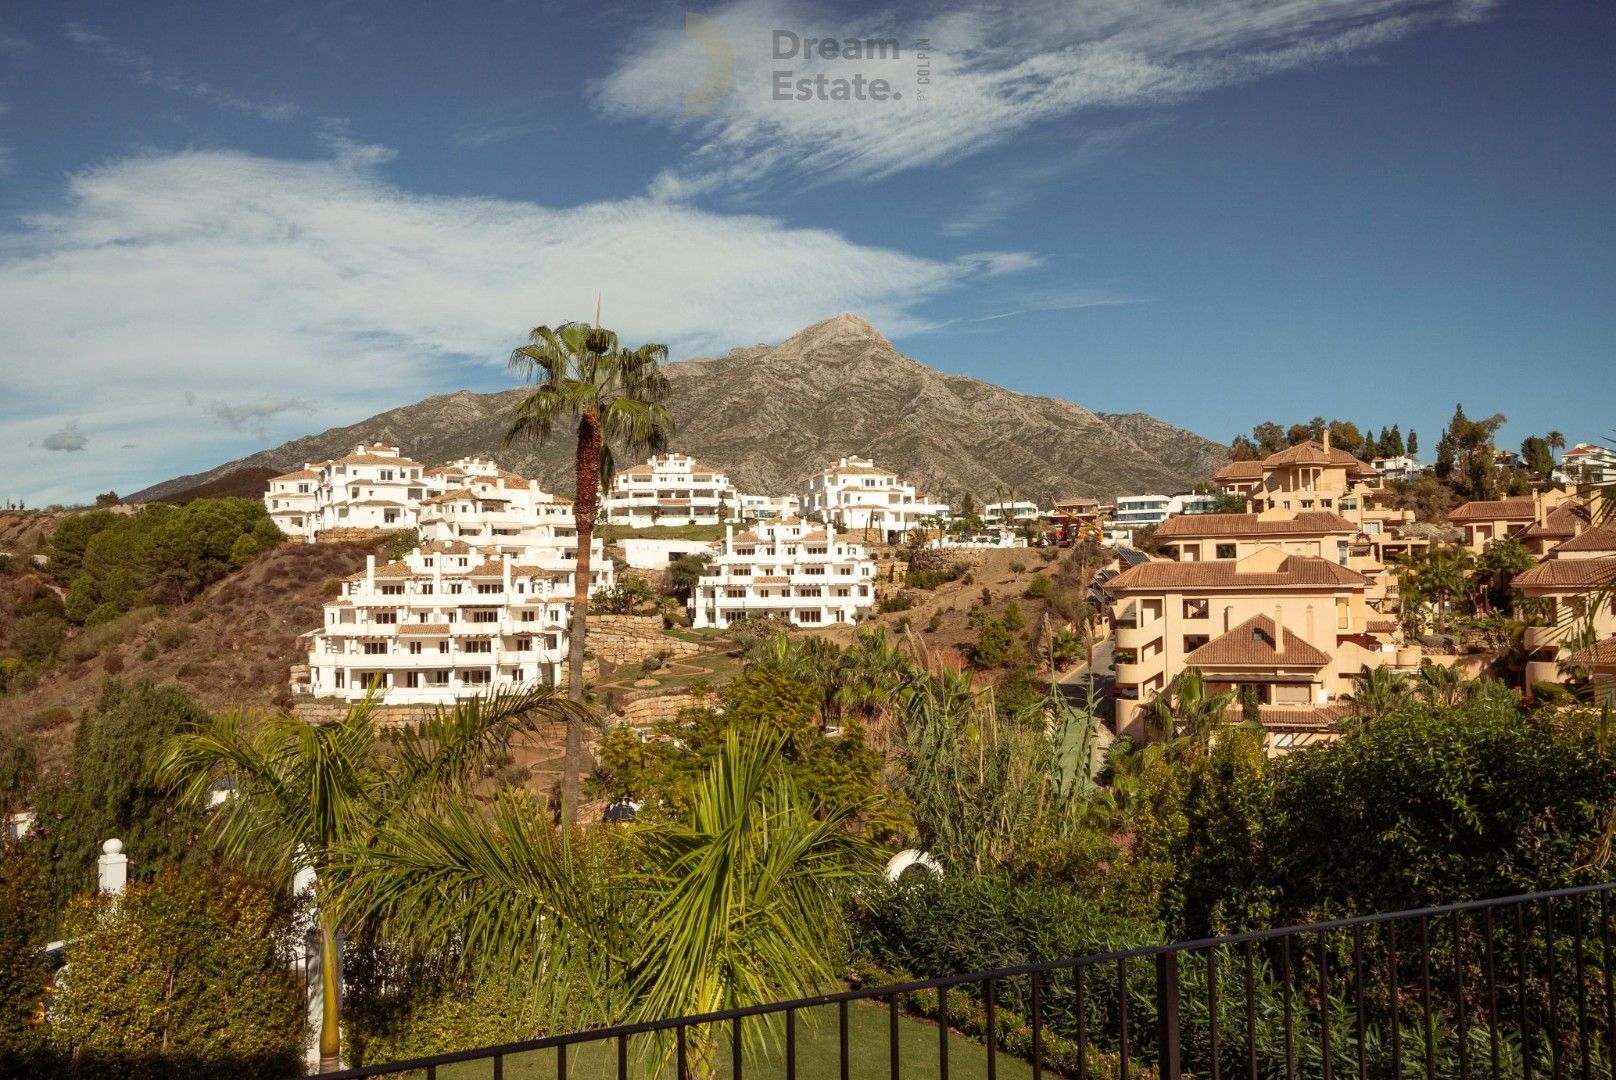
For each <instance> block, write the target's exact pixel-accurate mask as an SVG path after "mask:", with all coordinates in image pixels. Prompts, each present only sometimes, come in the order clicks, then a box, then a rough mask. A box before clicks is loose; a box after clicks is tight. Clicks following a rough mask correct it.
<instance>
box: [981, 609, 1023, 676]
mask: <svg viewBox="0 0 1616 1080" xmlns="http://www.w3.org/2000/svg"><path fill="white" fill-rule="evenodd" d="M1016 652H1017V649H1016V639H1015V636H1014V635H1013V634H1012V633H1011V632H1010V629H1009V628H1008V627H1006V626H1005V625H1004V623H1002V622H1000V621H999V620H998V619H985V620H983V621H982V625H981V628H980V629H979V630H978V632H977V638H976V648H975V650H974V653H973V656H974V658H975V660H976V662H977V663H978V664H980V665H982V666H983V667H1006V666H1008V665H1009V664H1011V663H1012V662H1013V661H1014V660H1015V658H1016Z"/></svg>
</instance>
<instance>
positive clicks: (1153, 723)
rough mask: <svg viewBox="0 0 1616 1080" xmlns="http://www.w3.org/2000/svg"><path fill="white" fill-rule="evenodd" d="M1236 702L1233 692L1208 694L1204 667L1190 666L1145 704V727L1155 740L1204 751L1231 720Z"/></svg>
mask: <svg viewBox="0 0 1616 1080" xmlns="http://www.w3.org/2000/svg"><path fill="white" fill-rule="evenodd" d="M1234 702H1235V694H1234V691H1232V690H1225V691H1223V692H1222V693H1218V694H1212V693H1209V692H1208V690H1207V685H1206V677H1205V676H1204V675H1202V674H1201V669H1200V668H1196V667H1188V668H1185V669H1184V670H1183V671H1181V672H1179V673H1178V674H1177V675H1176V676H1174V677H1173V681H1172V682H1170V683H1168V684H1167V687H1166V689H1164V690H1163V691H1162V692H1161V693H1159V694H1157V695H1156V696H1155V697H1154V698H1152V699H1151V701H1150V703H1149V704H1148V705H1146V706H1145V710H1144V715H1145V726H1146V728H1147V730H1148V731H1149V732H1150V735H1151V737H1152V738H1154V739H1159V740H1162V741H1165V742H1168V743H1169V744H1176V745H1177V746H1178V747H1179V748H1182V749H1192V750H1205V749H1206V748H1207V747H1208V746H1209V745H1211V742H1212V737H1213V736H1214V735H1215V734H1217V733H1218V731H1219V730H1220V729H1221V728H1222V727H1223V726H1224V725H1225V724H1226V723H1227V722H1228V717H1229V708H1230V706H1232V705H1233V704H1234ZM1179 740H1183V741H1182V742H1180V741H1179Z"/></svg>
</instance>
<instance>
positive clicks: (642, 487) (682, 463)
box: [601, 454, 741, 529]
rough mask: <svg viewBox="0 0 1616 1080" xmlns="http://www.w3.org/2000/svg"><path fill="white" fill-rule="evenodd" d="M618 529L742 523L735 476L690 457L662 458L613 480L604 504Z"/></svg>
mask: <svg viewBox="0 0 1616 1080" xmlns="http://www.w3.org/2000/svg"><path fill="white" fill-rule="evenodd" d="M601 509H602V511H603V513H604V514H605V519H606V520H607V521H609V522H611V523H612V524H613V525H623V526H626V527H628V528H631V529H643V528H647V527H649V526H652V525H717V524H719V523H720V522H724V521H738V520H740V518H741V496H739V495H737V494H736V492H735V485H734V484H732V483H730V481H729V477H727V476H725V475H724V474H723V473H721V472H719V471H717V470H716V469H709V468H708V467H707V466H705V465H702V464H701V463H700V462H698V461H696V459H695V458H692V457H690V456H689V455H687V454H659V455H656V456H653V457H652V458H651V459H650V460H649V461H647V462H645V464H643V465H635V466H634V467H633V468H629V469H624V470H623V471H621V472H619V473H617V474H616V475H615V476H613V477H612V489H611V491H609V492H608V493H607V494H606V498H605V499H604V501H603V502H602V504H601Z"/></svg>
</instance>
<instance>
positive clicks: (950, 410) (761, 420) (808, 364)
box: [130, 312, 1227, 502]
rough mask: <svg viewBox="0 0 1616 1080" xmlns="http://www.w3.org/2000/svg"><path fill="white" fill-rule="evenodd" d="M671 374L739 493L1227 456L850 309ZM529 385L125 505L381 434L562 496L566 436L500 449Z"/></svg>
mask: <svg viewBox="0 0 1616 1080" xmlns="http://www.w3.org/2000/svg"><path fill="white" fill-rule="evenodd" d="M666 370H667V374H668V381H669V383H670V384H671V386H672V394H671V400H670V403H669V404H670V407H671V408H672V410H673V413H674V416H675V417H676V418H677V420H678V423H679V430H678V432H677V433H676V434H675V436H674V438H673V441H672V449H675V450H678V451H680V452H683V453H688V454H690V455H692V456H693V457H696V458H698V459H699V460H701V461H702V462H703V463H705V464H707V465H709V466H712V467H714V468H717V469H721V470H723V471H724V472H726V473H727V474H728V475H729V477H730V479H731V480H732V481H734V483H735V484H736V486H737V487H738V488H739V489H740V490H742V491H745V492H748V493H753V492H756V493H761V494H780V493H784V492H789V491H795V490H796V485H797V482H798V481H799V480H800V479H802V478H803V477H804V476H806V475H807V474H809V473H811V472H812V471H814V470H815V469H818V468H821V467H823V466H824V465H825V464H828V463H830V462H832V461H834V460H835V459H836V458H838V457H840V456H842V455H844V454H858V455H861V456H866V457H871V458H874V459H875V460H876V462H877V463H878V464H880V465H882V466H883V467H886V468H890V469H892V470H893V471H895V472H897V473H898V474H900V475H901V476H903V477H904V478H905V479H907V480H910V481H911V482H913V483H915V484H916V485H917V486H918V487H919V488H920V489H921V490H922V491H923V492H924V493H927V494H936V495H941V496H943V497H944V498H947V499H951V500H955V499H958V497H959V496H960V495H961V494H963V493H964V492H966V491H970V492H972V493H974V495H975V496H976V498H977V499H978V501H979V502H980V501H988V500H990V499H991V498H992V497H993V493H994V491H995V489H997V488H998V487H1000V486H1001V485H1003V486H1014V487H1015V488H1016V490H1017V491H1018V492H1019V493H1020V495H1021V496H1023V497H1026V498H1031V499H1036V500H1039V501H1044V500H1047V499H1048V498H1049V497H1051V496H1053V495H1063V496H1064V495H1091V496H1100V497H1106V498H1109V497H1112V496H1115V495H1126V494H1142V493H1146V492H1160V493H1164V494H1165V493H1171V492H1173V491H1180V490H1185V489H1187V488H1189V487H1190V486H1191V485H1192V484H1194V483H1195V482H1196V481H1199V480H1204V479H1206V478H1208V477H1209V476H1210V475H1211V474H1212V472H1213V471H1214V470H1216V469H1217V468H1218V467H1219V466H1220V465H1222V464H1223V463H1224V462H1225V461H1226V460H1227V456H1226V455H1227V451H1226V450H1225V448H1224V447H1222V446H1220V445H1219V444H1217V443H1214V442H1212V441H1211V440H1209V439H1205V438H1202V437H1201V436H1199V435H1196V434H1194V433H1193V432H1190V431H1186V430H1184V429H1182V428H1178V427H1174V426H1173V425H1171V424H1168V423H1166V422H1165V421H1162V420H1159V419H1157V418H1156V417H1153V416H1150V415H1148V414H1146V413H1142V412H1134V413H1098V412H1094V411H1092V410H1090V409H1087V408H1085V407H1084V406H1082V405H1079V404H1077V403H1076V402H1073V401H1069V400H1067V399H1064V398H1059V397H1054V396H1050V395H1032V394H1021V393H1017V392H1016V391H1013V390H1008V389H1006V388H1004V387H1001V386H997V385H995V384H993V383H989V382H986V381H984V380H981V379H976V378H973V377H971V376H968V375H957V374H950V373H945V372H940V371H937V370H935V369H934V368H931V367H928V366H927V365H926V364H924V363H922V362H921V361H919V360H916V359H914V358H913V357H910V356H906V355H904V354H903V353H900V352H899V351H898V350H897V349H896V348H895V347H893V345H892V343H891V342H889V341H887V339H886V338H885V337H883V336H882V335H881V333H880V332H879V331H878V330H876V328H875V327H874V326H872V325H870V323H869V322H867V321H866V320H864V319H862V318H860V317H859V316H857V315H853V314H850V313H846V312H844V313H842V314H840V315H836V316H833V317H832V318H829V319H824V320H822V321H820V322H817V323H814V324H812V325H811V326H808V327H805V328H804V329H802V330H800V331H798V332H797V333H796V334H794V335H792V336H791V337H790V338H787V339H786V340H785V341H783V342H781V343H780V344H778V345H772V346H771V345H768V344H756V345H748V346H740V347H737V348H734V349H731V350H730V351H729V352H728V353H726V354H725V355H723V356H708V357H694V358H691V359H689V360H682V361H678V362H676V363H671V364H669V365H667V368H666ZM523 392H524V390H523V388H521V387H515V388H512V389H509V390H502V391H495V392H492V393H485V394H478V393H473V392H471V391H469V390H457V391H454V392H452V393H446V394H435V395H432V396H430V397H427V398H425V399H423V400H421V401H418V402H415V403H413V404H410V405H403V406H399V407H397V408H393V409H388V410H385V411H383V412H380V413H377V414H376V415H374V416H370V417H367V418H365V419H364V420H360V421H359V422H357V423H354V424H349V425H343V426H339V427H334V428H330V429H328V430H326V431H323V432H320V433H318V434H312V435H305V436H302V437H300V438H297V439H292V440H290V441H288V442H285V443H282V444H281V445H279V446H276V447H271V448H269V449H266V450H261V451H258V452H257V453H254V454H250V455H248V456H246V457H243V458H238V459H236V460H235V461H230V462H225V463H223V464H221V465H219V466H216V467H215V468H213V469H209V470H205V471H203V472H200V473H193V474H190V475H187V476H180V477H175V478H173V479H171V480H167V481H164V482H162V483H159V484H155V485H152V486H151V487H148V488H146V489H144V490H143V491H140V492H137V493H135V494H134V495H132V496H130V498H131V499H132V500H134V501H152V500H156V499H163V498H171V497H173V496H175V495H176V494H179V493H182V492H183V491H185V490H187V489H189V488H192V487H195V486H198V485H201V484H207V483H210V482H213V481H217V480H218V479H220V478H221V477H223V476H225V475H226V474H228V473H230V472H232V471H235V470H240V469H247V468H274V469H279V470H287V471H289V470H292V469H296V468H300V467H301V466H302V465H303V464H304V463H305V462H317V461H323V460H326V459H327V458H331V457H336V456H340V455H341V454H343V453H346V452H347V451H349V450H351V449H352V448H353V447H354V446H355V445H357V444H359V443H361V442H378V441H379V442H383V443H387V444H389V445H396V446H400V447H401V448H402V449H403V451H404V453H405V454H406V455H408V456H410V457H412V458H414V459H415V460H418V461H421V462H422V463H424V464H437V463H439V462H441V461H446V460H450V459H453V458H456V457H461V456H466V455H470V454H480V455H482V456H492V457H496V458H497V459H498V460H499V461H500V463H501V464H502V465H504V466H505V467H506V468H509V469H513V470H515V471H517V472H520V473H522V474H524V475H528V476H532V477H534V478H535V479H537V480H539V481H540V482H541V483H542V484H543V485H544V486H545V487H546V488H548V489H550V490H555V491H561V492H566V491H570V490H571V486H572V483H571V466H572V451H571V448H570V445H569V444H568V443H567V442H566V441H565V440H564V439H556V440H552V441H551V442H550V443H548V444H543V445H538V444H532V443H523V444H518V445H515V446H513V447H511V448H510V449H509V450H501V449H500V439H501V436H502V434H503V431H504V422H505V417H506V416H507V415H508V414H509V411H510V408H511V406H512V405H513V404H514V403H515V401H516V400H517V398H518V397H520V395H521V394H522V393H523ZM620 464H630V462H620Z"/></svg>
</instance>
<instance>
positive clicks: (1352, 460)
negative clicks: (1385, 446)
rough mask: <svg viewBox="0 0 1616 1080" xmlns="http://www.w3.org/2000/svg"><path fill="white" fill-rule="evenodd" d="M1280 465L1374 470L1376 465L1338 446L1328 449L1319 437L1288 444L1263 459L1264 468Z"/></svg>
mask: <svg viewBox="0 0 1616 1080" xmlns="http://www.w3.org/2000/svg"><path fill="white" fill-rule="evenodd" d="M1280 465H1348V466H1359V467H1362V468H1365V469H1370V470H1371V471H1373V469H1374V466H1372V465H1370V464H1369V463H1368V462H1366V461H1364V460H1362V459H1361V458H1359V457H1356V456H1355V455H1353V454H1349V453H1347V452H1346V451H1345V450H1342V449H1339V448H1337V447H1334V446H1332V447H1330V449H1328V450H1326V449H1325V448H1324V444H1323V443H1321V442H1319V441H1318V440H1317V439H1308V440H1307V441H1306V442H1299V443H1297V444H1296V445H1295V446H1288V447H1286V448H1285V449H1283V450H1281V451H1280V452H1279V453H1277V454H1269V455H1268V456H1267V457H1265V458H1263V460H1262V467H1263V468H1264V469H1272V468H1275V467H1277V466H1280Z"/></svg>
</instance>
